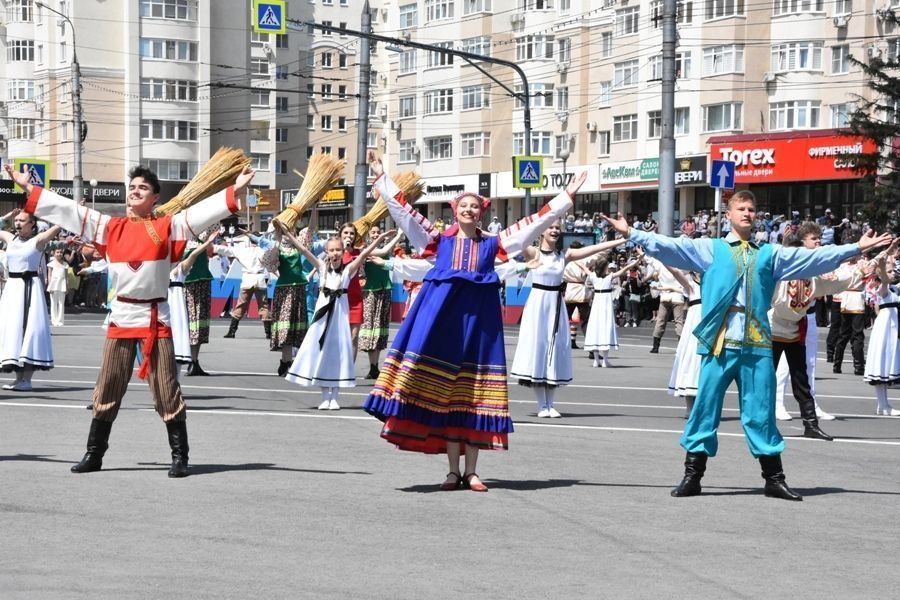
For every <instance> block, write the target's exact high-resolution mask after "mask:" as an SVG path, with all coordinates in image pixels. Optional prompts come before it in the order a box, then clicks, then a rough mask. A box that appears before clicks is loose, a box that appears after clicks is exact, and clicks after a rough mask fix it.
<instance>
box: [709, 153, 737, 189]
mask: <svg viewBox="0 0 900 600" xmlns="http://www.w3.org/2000/svg"><path fill="white" fill-rule="evenodd" d="M709 187H713V188H722V189H726V190H733V189H734V163H733V162H731V161H728V160H714V161H712V168H711V169H710V170H709Z"/></svg>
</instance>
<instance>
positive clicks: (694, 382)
mask: <svg viewBox="0 0 900 600" xmlns="http://www.w3.org/2000/svg"><path fill="white" fill-rule="evenodd" d="M665 270H666V271H668V269H665ZM687 296H688V301H687V302H686V303H685V304H686V305H687V313H686V314H685V317H684V326H683V328H682V330H681V337H680V338H679V339H678V346H677V347H676V348H675V361H674V362H673V363H672V374H671V375H670V376H669V394H671V395H672V396H676V397H677V396H681V397H684V398H686V399H689V400H687V402H688V409H687V413H686V417H688V416H690V412H691V409H692V408H693V404H694V400H693V399H694V398H696V396H697V386H698V384H699V381H700V362H701V360H700V355H699V354H698V353H697V338H696V337H694V335H693V334H694V328H695V327H696V326H697V324H698V323H699V322H700V315H701V313H702V311H703V308H702V306H701V296H700V286H699V285H698V284H697V283H695V282H694V281H693V280H691V289H690V292H689V293H688V295H687Z"/></svg>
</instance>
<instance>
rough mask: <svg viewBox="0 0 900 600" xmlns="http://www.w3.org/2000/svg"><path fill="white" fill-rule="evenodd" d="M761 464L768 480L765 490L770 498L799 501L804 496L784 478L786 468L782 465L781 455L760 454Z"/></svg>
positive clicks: (763, 474)
mask: <svg viewBox="0 0 900 600" xmlns="http://www.w3.org/2000/svg"><path fill="white" fill-rule="evenodd" d="M759 465H760V466H761V467H762V476H763V479H765V480H766V487H765V492H766V496H768V497H769V498H780V499H782V500H794V501H795V502H799V501H800V500H803V496H801V495H800V494H798V493H797V492H795V491H794V490H792V489H791V488H789V487H788V484H787V483H786V482H785V480H784V469H782V467H781V455H780V454H776V455H775V456H760V457H759Z"/></svg>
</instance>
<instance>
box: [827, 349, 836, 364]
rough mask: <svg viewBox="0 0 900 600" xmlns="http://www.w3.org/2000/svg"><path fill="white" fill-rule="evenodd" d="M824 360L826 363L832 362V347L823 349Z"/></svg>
mask: <svg viewBox="0 0 900 600" xmlns="http://www.w3.org/2000/svg"><path fill="white" fill-rule="evenodd" d="M825 362H827V363H832V362H834V348H826V349H825Z"/></svg>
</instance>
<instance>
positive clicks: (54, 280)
mask: <svg viewBox="0 0 900 600" xmlns="http://www.w3.org/2000/svg"><path fill="white" fill-rule="evenodd" d="M68 275H69V265H67V264H66V263H65V262H63V261H59V260H56V257H53V258H52V259H50V261H49V262H48V263H47V293H48V294H49V295H50V324H51V325H53V326H54V327H62V326H63V325H65V322H66V294H67V293H68V292H69V285H68Z"/></svg>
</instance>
